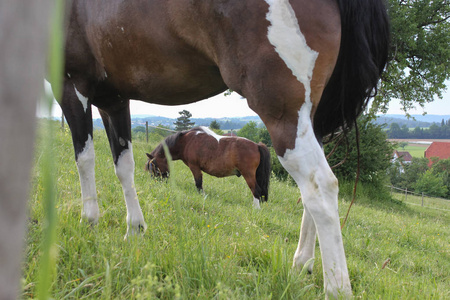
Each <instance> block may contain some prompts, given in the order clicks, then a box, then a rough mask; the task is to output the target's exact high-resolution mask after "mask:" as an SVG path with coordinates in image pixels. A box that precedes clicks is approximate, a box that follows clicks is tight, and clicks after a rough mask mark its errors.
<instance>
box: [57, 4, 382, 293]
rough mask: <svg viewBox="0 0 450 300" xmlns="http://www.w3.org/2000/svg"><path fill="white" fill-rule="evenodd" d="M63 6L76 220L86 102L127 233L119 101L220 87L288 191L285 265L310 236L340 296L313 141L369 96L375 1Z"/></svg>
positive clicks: (324, 179) (337, 256)
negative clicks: (260, 139)
mask: <svg viewBox="0 0 450 300" xmlns="http://www.w3.org/2000/svg"><path fill="white" fill-rule="evenodd" d="M71 3H72V6H71V11H70V13H69V12H68V13H67V15H68V17H69V20H68V27H67V38H66V45H65V78H64V93H63V97H62V99H59V101H60V104H61V107H62V109H63V112H64V114H65V116H66V118H67V121H68V123H69V126H70V128H71V131H72V136H73V142H74V148H75V158H76V161H77V166H78V171H79V175H80V181H81V194H82V198H83V203H84V205H83V212H82V216H83V218H85V219H86V220H88V221H89V222H92V223H96V222H97V221H98V218H99V208H98V204H97V192H96V187H95V174H94V148H93V143H92V116H91V105H95V106H96V107H98V108H99V110H100V113H101V116H102V119H103V122H104V125H105V128H106V132H107V135H108V138H109V142H110V145H111V150H112V154H113V158H114V164H115V170H116V174H117V176H118V178H119V180H120V182H121V183H122V186H123V191H124V196H125V202H126V205H127V225H128V229H127V235H128V234H132V233H134V232H139V231H140V230H142V229H144V228H145V227H146V224H145V222H144V218H143V215H142V212H141V209H140V206H139V202H138V199H137V194H136V190H135V187H134V178H133V176H134V160H133V152H132V146H131V134H130V131H131V130H130V114H129V99H138V100H143V101H147V102H151V103H157V104H166V105H177V104H186V103H191V102H195V101H199V100H202V99H205V98H208V97H210V96H213V95H216V94H218V93H221V92H223V91H225V90H226V89H228V88H229V89H231V90H233V91H236V92H237V93H239V94H240V95H242V96H243V97H245V98H246V99H247V101H248V104H249V106H250V108H252V109H253V110H254V111H255V112H256V113H257V114H258V115H259V116H260V117H261V119H262V120H263V122H264V123H265V125H266V127H267V129H268V131H269V133H270V136H271V138H272V142H273V145H274V148H275V150H276V153H277V155H278V157H279V159H280V161H281V163H282V165H283V166H284V167H285V168H286V170H287V171H288V172H289V173H290V174H291V175H292V177H293V178H294V180H295V181H296V183H297V184H298V186H299V188H300V191H301V194H302V199H303V206H304V213H303V218H302V228H301V231H300V240H299V245H298V248H297V250H296V252H295V255H294V266H296V267H299V266H302V265H303V264H305V262H306V261H308V260H309V259H310V258H312V257H313V256H314V246H315V240H316V233H317V236H318V238H319V243H320V249H321V253H322V261H323V271H324V285H325V290H326V293H327V295H333V296H337V295H338V294H339V292H342V293H343V295H350V294H351V287H350V280H349V276H348V271H347V264H346V259H345V253H344V246H343V242H342V235H341V230H340V226H339V215H338V203H337V197H338V182H337V180H336V177H335V176H334V174H333V172H332V171H331V169H330V167H329V166H328V164H327V161H326V158H325V155H324V153H323V150H322V143H321V141H322V138H323V137H324V136H326V135H327V134H330V133H332V132H334V131H336V130H338V129H342V128H343V129H346V128H348V127H350V126H351V125H352V124H353V123H354V122H355V119H356V118H357V116H358V114H359V113H360V112H361V111H362V110H363V109H364V108H365V105H366V104H367V101H368V98H369V97H370V96H371V95H372V93H373V91H374V90H375V89H376V85H377V83H378V79H379V77H380V75H381V72H382V70H383V68H384V66H385V63H386V60H387V49H388V42H389V25H388V19H387V14H386V10H385V7H384V4H383V0H358V1H350V0H315V1H311V0H290V1H288V0H246V1H243V0H227V1H223V0H201V1H200V0H193V1H187V0H146V1H143V0H140V1H138V0H127V1H124V0H108V1H100V0H98V1H88V0H73V1H72V2H71ZM274 197H276V195H274Z"/></svg>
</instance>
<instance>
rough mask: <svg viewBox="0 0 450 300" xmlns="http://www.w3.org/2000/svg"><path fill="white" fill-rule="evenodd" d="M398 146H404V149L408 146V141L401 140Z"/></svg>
mask: <svg viewBox="0 0 450 300" xmlns="http://www.w3.org/2000/svg"><path fill="white" fill-rule="evenodd" d="M398 146H399V147H400V148H402V149H403V150H405V147H406V146H408V142H400V143H398Z"/></svg>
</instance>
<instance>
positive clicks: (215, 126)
mask: <svg viewBox="0 0 450 300" xmlns="http://www.w3.org/2000/svg"><path fill="white" fill-rule="evenodd" d="M209 128H210V129H220V124H219V122H217V120H212V121H211V123H210V124H209Z"/></svg>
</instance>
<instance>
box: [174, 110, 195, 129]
mask: <svg viewBox="0 0 450 300" xmlns="http://www.w3.org/2000/svg"><path fill="white" fill-rule="evenodd" d="M178 113H179V114H180V116H179V117H178V118H177V121H176V122H174V123H173V124H174V125H175V130H176V131H182V130H188V129H190V128H192V127H193V126H194V125H195V122H191V119H190V118H191V117H192V114H191V113H190V112H189V111H187V110H183V111H180V112H178Z"/></svg>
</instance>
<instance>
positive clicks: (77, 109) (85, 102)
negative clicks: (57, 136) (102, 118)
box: [60, 77, 99, 224]
mask: <svg viewBox="0 0 450 300" xmlns="http://www.w3.org/2000/svg"><path fill="white" fill-rule="evenodd" d="M89 94H90V92H89V87H88V85H87V84H85V83H84V82H82V81H77V80H74V79H70V78H69V77H67V78H65V82H64V91H63V97H62V100H61V101H60V105H61V108H62V110H63V112H64V116H65V117H66V120H67V123H68V124H69V127H70V131H71V133H72V140H73V146H74V150H75V160H76V163H77V168H78V174H79V177H80V184H81V197H82V200H83V209H82V212H81V216H82V220H83V219H84V220H87V221H88V222H89V223H92V224H96V223H97V222H98V218H99V209H98V203H97V190H96V188H95V170H94V167H95V154H94V144H93V141H92V112H91V104H90V102H89V99H88V97H89Z"/></svg>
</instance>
